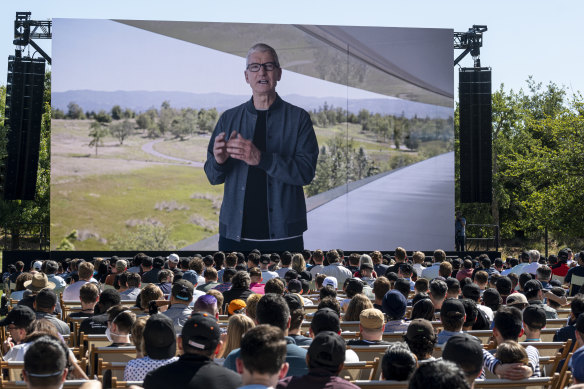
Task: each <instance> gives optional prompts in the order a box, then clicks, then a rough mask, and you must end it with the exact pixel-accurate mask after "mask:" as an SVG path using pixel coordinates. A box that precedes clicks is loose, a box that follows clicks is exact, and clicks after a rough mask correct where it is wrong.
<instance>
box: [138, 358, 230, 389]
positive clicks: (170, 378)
mask: <svg viewBox="0 0 584 389" xmlns="http://www.w3.org/2000/svg"><path fill="white" fill-rule="evenodd" d="M240 386H241V376H240V375H239V374H237V373H236V372H234V371H232V370H229V369H227V368H226V367H223V366H219V365H218V364H216V363H215V362H213V361H212V360H211V359H209V358H206V357H204V356H200V355H194V354H184V355H181V356H180V357H179V360H178V361H176V362H173V363H169V364H168V365H165V366H162V367H159V368H158V369H156V370H153V371H151V372H149V373H148V374H146V377H145V378H144V389H155V388H185V389H191V388H192V389H199V388H205V389H215V388H217V389H231V388H233V389H235V388H239V387H240Z"/></svg>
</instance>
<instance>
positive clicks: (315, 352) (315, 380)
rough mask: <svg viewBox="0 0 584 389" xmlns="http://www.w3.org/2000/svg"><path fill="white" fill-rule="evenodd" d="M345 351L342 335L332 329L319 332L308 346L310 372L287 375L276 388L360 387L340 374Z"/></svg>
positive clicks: (351, 388)
mask: <svg viewBox="0 0 584 389" xmlns="http://www.w3.org/2000/svg"><path fill="white" fill-rule="evenodd" d="M345 351H346V345H345V341H344V340H343V338H341V336H340V335H338V334H336V333H334V332H332V331H322V332H319V333H318V335H316V336H315V337H314V339H313V340H312V343H311V344H310V347H308V353H307V355H306V363H307V365H308V373H307V374H305V375H302V376H294V377H290V376H289V377H286V378H284V379H283V380H281V381H280V382H279V383H278V386H276V389H284V388H288V389H305V388H344V389H358V386H356V385H354V384H352V383H350V382H348V381H345V380H344V379H342V378H340V377H339V376H338V375H339V373H340V372H341V371H342V370H343V367H344V365H345V363H344V362H345V358H344V355H345Z"/></svg>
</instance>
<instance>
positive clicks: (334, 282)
mask: <svg viewBox="0 0 584 389" xmlns="http://www.w3.org/2000/svg"><path fill="white" fill-rule="evenodd" d="M322 286H332V287H333V288H335V289H337V288H338V283H337V279H336V278H335V277H326V278H325V279H324V280H323V281H322Z"/></svg>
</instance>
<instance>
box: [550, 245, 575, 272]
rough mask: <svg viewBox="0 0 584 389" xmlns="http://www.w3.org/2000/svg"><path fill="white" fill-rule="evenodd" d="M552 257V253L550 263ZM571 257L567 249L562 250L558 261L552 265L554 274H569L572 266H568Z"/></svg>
mask: <svg viewBox="0 0 584 389" xmlns="http://www.w3.org/2000/svg"><path fill="white" fill-rule="evenodd" d="M551 257H552V256H551V255H550V263H551ZM569 257H570V254H569V253H568V250H566V249H563V250H560V252H559V253H558V257H557V258H558V262H557V263H556V264H552V265H551V266H550V267H551V268H552V274H554V275H556V276H560V277H565V276H566V274H568V270H570V267H569V266H568V259H569Z"/></svg>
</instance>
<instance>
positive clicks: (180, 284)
mask: <svg viewBox="0 0 584 389" xmlns="http://www.w3.org/2000/svg"><path fill="white" fill-rule="evenodd" d="M193 290H194V287H193V284H192V283H190V282H189V281H187V280H184V279H181V280H178V281H176V282H175V283H174V284H172V291H171V292H172V295H173V296H174V297H175V298H177V299H179V300H182V301H189V300H191V299H192V298H193Z"/></svg>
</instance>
